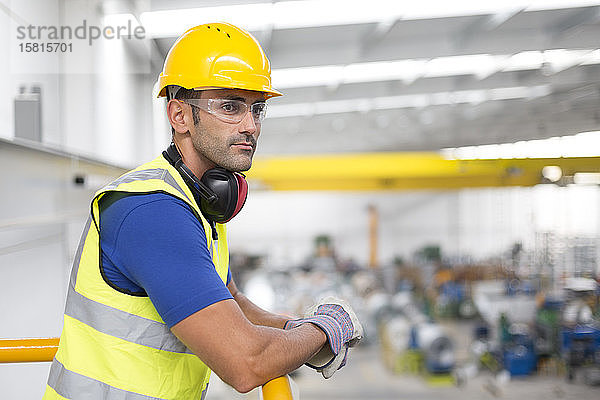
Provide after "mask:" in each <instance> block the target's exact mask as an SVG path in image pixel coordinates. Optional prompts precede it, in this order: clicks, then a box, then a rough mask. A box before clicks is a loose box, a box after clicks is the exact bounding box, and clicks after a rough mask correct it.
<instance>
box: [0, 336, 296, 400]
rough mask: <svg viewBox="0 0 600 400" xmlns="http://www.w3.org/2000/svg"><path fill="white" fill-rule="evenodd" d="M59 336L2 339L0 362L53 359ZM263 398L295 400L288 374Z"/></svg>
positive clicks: (269, 386) (273, 383)
mask: <svg viewBox="0 0 600 400" xmlns="http://www.w3.org/2000/svg"><path fill="white" fill-rule="evenodd" d="M57 350H58V338H32V339H0V364H2V363H19V362H42V361H52V359H53V358H54V354H56V351H57ZM262 393H263V400H293V398H292V389H291V387H290V382H289V380H288V377H287V376H280V377H279V378H275V379H272V380H270V381H269V382H267V383H265V384H264V385H263V387H262Z"/></svg>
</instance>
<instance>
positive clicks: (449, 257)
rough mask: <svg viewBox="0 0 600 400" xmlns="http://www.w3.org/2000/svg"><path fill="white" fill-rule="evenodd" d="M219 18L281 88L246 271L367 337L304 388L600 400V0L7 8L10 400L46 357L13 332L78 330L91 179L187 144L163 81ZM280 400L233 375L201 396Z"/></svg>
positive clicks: (234, 224)
mask: <svg viewBox="0 0 600 400" xmlns="http://www.w3.org/2000/svg"><path fill="white" fill-rule="evenodd" d="M213 22H228V23H231V24H234V25H236V26H238V27H240V28H243V29H245V30H247V31H248V32H250V33H251V34H252V35H253V36H254V37H255V38H256V40H257V41H258V42H259V43H260V46H262V48H263V49H264V52H265V54H266V55H267V57H268V59H269V60H270V63H271V70H272V72H271V76H272V85H273V88H275V89H277V90H278V91H280V92H281V93H283V96H281V97H276V98H272V99H269V100H268V101H267V112H266V118H265V120H264V122H263V124H262V128H261V134H260V139H259V140H258V146H257V150H256V155H255V156H254V161H253V163H252V168H251V169H250V170H248V171H247V172H245V175H246V178H247V181H248V185H249V194H248V197H247V201H246V203H245V205H244V208H243V209H242V211H241V212H240V214H239V215H237V216H236V217H235V218H234V219H232V220H231V222H228V223H227V232H228V233H227V240H228V243H229V260H230V261H229V265H230V271H231V274H232V276H233V279H234V280H235V282H236V284H237V286H238V288H240V290H241V291H242V292H244V293H245V294H246V296H247V297H248V298H249V299H251V300H252V301H253V302H254V303H256V304H257V305H259V306H261V307H262V308H264V309H266V310H268V311H271V312H274V313H279V314H284V315H289V316H298V315H302V313H303V312H304V310H306V308H307V307H309V306H310V305H311V304H313V303H314V302H315V301H317V300H318V299H319V298H322V297H323V296H328V295H334V296H337V297H340V298H344V299H345V300H346V301H347V302H348V303H350V304H351V305H352V307H353V308H354V310H355V311H356V313H357V315H358V318H359V319H360V321H361V323H362V325H363V327H364V337H363V339H362V340H361V341H360V343H359V344H358V346H356V347H354V348H352V349H351V350H350V352H349V356H348V360H347V364H346V366H345V367H344V368H342V369H340V370H339V371H337V372H336V374H335V375H334V376H333V377H332V378H331V379H327V380H326V379H323V377H322V376H321V374H319V373H316V372H315V371H314V370H312V369H311V368H309V367H307V366H302V367H300V368H299V369H298V370H296V371H293V372H292V373H290V378H289V382H290V383H289V385H290V387H291V391H292V392H293V398H294V399H301V400H317V399H319V400H320V399H322V400H326V399H375V400H379V399H381V400H387V399H390V400H391V399H422V400H427V399H463V398H469V399H496V398H504V399H517V398H525V396H527V398H528V399H530V400H534V399H544V400H548V399H578V400H586V399H598V398H600V40H599V39H600V1H599V0H530V1H527V0H489V1H479V2H475V1H468V0H456V1H443V0H421V1H418V2H409V1H405V0H398V1H394V0H371V1H354V0H346V1H340V0H293V1H292V0H281V1H280V0H232V1H225V0H206V1H192V0H168V1H167V0H128V1H126V0H123V1H118V0H19V1H17V0H0V52H2V54H5V55H6V56H7V57H6V58H4V61H3V62H0V75H1V78H0V182H1V183H2V185H1V186H2V195H1V196H0V282H2V285H1V287H2V290H1V291H0V304H1V306H0V320H1V321H2V322H1V323H0V359H2V362H0V399H6V400H32V399H39V398H41V397H42V395H43V393H44V390H45V388H46V382H47V380H48V373H49V369H50V364H51V363H50V362H48V361H50V360H48V361H37V362H32V361H31V360H25V361H23V360H21V361H20V362H17V361H15V360H10V359H9V360H8V361H7V360H6V359H3V357H2V354H3V350H2V348H1V346H3V345H6V340H5V339H28V338H58V337H59V336H60V335H61V329H62V327H63V313H64V312H65V300H66V294H67V291H68V289H69V276H70V274H71V268H72V266H73V263H74V260H75V259H76V253H77V251H78V244H79V240H80V237H81V235H82V230H83V229H84V225H85V224H86V220H87V219H88V215H89V214H90V202H91V200H92V198H93V197H94V193H96V191H98V190H99V189H101V188H102V187H103V186H105V185H106V184H108V183H109V182H111V181H113V180H115V179H116V178H117V177H119V176H120V175H122V174H123V173H125V172H126V171H129V170H131V169H133V168H135V167H136V166H138V165H140V164H142V163H145V162H147V161H150V160H152V159H154V158H155V157H157V156H158V155H159V154H160V153H161V152H162V151H163V150H164V149H165V148H166V147H167V146H168V145H169V143H170V140H171V127H170V125H169V121H168V119H167V118H166V102H165V99H164V98H157V90H158V87H157V78H158V76H159V74H160V72H161V71H162V69H163V63H164V60H165V57H166V56H167V53H168V52H169V49H170V48H171V46H173V44H174V43H175V41H176V39H177V38H178V37H179V36H180V35H181V34H182V33H184V32H185V31H186V30H187V29H188V28H191V27H193V26H196V25H200V24H205V23H213ZM41 28H43V29H41ZM121 28H123V29H121ZM100 32H104V33H106V32H110V33H114V35H112V36H108V35H104V36H103V35H101V34H100ZM117 32H118V33H119V35H117V34H116V33H117ZM56 340H57V339H56ZM82 398H87V397H82ZM259 398H260V399H263V398H264V399H265V400H267V397H266V395H263V393H262V391H261V389H260V388H257V389H254V390H252V391H250V392H248V393H245V394H241V393H238V392H237V391H235V390H234V389H233V388H232V387H230V386H229V385H227V384H226V383H224V382H223V381H221V380H220V379H219V377H218V376H217V375H216V374H215V373H213V374H212V377H211V381H210V385H209V388H208V394H207V396H206V399H208V400H226V399H259ZM274 398H275V397H274ZM281 398H282V399H284V398H285V399H287V398H288V397H281ZM136 399H137V397H136Z"/></svg>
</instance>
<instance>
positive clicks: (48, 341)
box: [0, 338, 58, 363]
mask: <svg viewBox="0 0 600 400" xmlns="http://www.w3.org/2000/svg"><path fill="white" fill-rule="evenodd" d="M56 350H58V338H31V339H0V363H18V362H42V361H52V359H53V358H54V354H56Z"/></svg>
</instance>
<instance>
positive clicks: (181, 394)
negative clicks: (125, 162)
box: [43, 156, 229, 400]
mask: <svg viewBox="0 0 600 400" xmlns="http://www.w3.org/2000/svg"><path fill="white" fill-rule="evenodd" d="M108 192H126V193H127V192H128V193H157V192H161V193H166V194H169V195H171V196H174V197H176V198H179V199H181V200H183V201H185V202H186V203H187V204H189V205H190V207H191V208H192V210H193V211H194V213H195V214H196V217H197V218H198V219H199V220H200V221H201V222H202V224H203V226H204V231H205V232H206V241H207V243H206V245H207V246H208V249H209V250H210V252H211V255H212V260H213V263H214V264H215V268H216V270H217V273H218V274H219V276H220V277H221V279H222V280H223V282H226V280H227V273H228V268H229V252H228V249H227V237H226V231H225V225H222V224H216V225H215V228H216V231H217V234H218V240H213V238H212V234H211V229H212V227H211V225H210V224H209V222H208V221H207V220H206V219H205V218H204V217H203V216H202V213H201V212H200V209H199V208H198V205H197V204H196V202H195V200H194V197H193V195H192V193H191V192H190V189H189V188H188V186H187V185H186V184H185V182H184V181H183V179H182V178H181V176H180V175H179V173H178V172H177V170H176V169H175V168H173V167H172V166H171V165H170V164H169V163H168V162H167V161H166V160H165V159H164V158H163V157H162V156H160V157H158V158H156V159H155V160H153V161H151V162H149V163H146V164H144V165H142V166H140V167H138V168H136V169H134V170H133V171H130V172H128V173H126V174H124V175H122V176H121V177H119V178H118V179H116V180H115V181H114V182H112V183H110V184H108V185H107V186H106V187H104V188H103V189H101V190H100V191H98V192H97V193H96V195H95V197H94V199H93V201H92V209H91V215H90V218H89V219H88V222H87V224H86V227H85V229H84V232H83V235H82V237H81V240H80V243H79V248H78V249H77V253H76V256H75V260H74V263H73V269H72V271H71V279H70V283H69V289H68V293H67V302H66V307H65V313H64V325H63V331H62V334H61V337H60V344H59V347H58V352H57V353H56V356H55V357H54V360H53V362H52V366H51V368H50V374H49V377H48V385H47V386H46V392H45V394H44V397H43V399H46V400H49V399H94V400H95V399H102V400H111V399H119V400H125V399H126V400H142V399H185V400H190V399H201V398H204V396H205V394H206V388H207V385H208V380H209V378H210V369H209V368H208V367H207V366H206V365H205V364H204V363H203V362H202V361H201V360H200V359H199V358H198V357H196V356H195V355H194V354H192V353H191V351H189V350H188V349H187V348H186V347H185V346H184V345H183V343H181V342H180V341H179V340H178V339H177V337H176V336H175V335H173V334H172V333H171V331H170V330H169V327H168V326H167V325H166V324H165V323H164V321H163V320H162V318H161V317H160V315H159V314H158V312H157V311H156V308H155V307H154V306H153V305H152V302H151V301H150V299H149V298H148V296H147V295H131V294H126V293H122V292H120V291H118V290H117V289H115V288H113V287H112V286H111V284H109V283H107V281H106V280H105V279H104V278H103V276H102V271H101V265H100V260H101V257H100V236H99V227H100V221H99V211H100V208H99V202H100V201H101V199H102V197H103V196H104V195H106V194H107V193H108ZM140 234H143V233H142V232H141V233H140ZM173 251H177V249H173Z"/></svg>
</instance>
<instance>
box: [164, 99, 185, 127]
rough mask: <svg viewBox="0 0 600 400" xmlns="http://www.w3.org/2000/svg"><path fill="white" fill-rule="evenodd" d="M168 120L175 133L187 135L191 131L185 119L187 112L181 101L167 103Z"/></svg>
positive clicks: (173, 100)
mask: <svg viewBox="0 0 600 400" xmlns="http://www.w3.org/2000/svg"><path fill="white" fill-rule="evenodd" d="M167 118H168V119H169V123H170V124H171V126H172V127H173V130H174V131H175V132H177V133H187V132H188V131H189V127H188V125H187V122H186V118H185V110H184V108H183V103H181V101H179V100H177V99H171V100H169V102H168V103H167Z"/></svg>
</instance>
